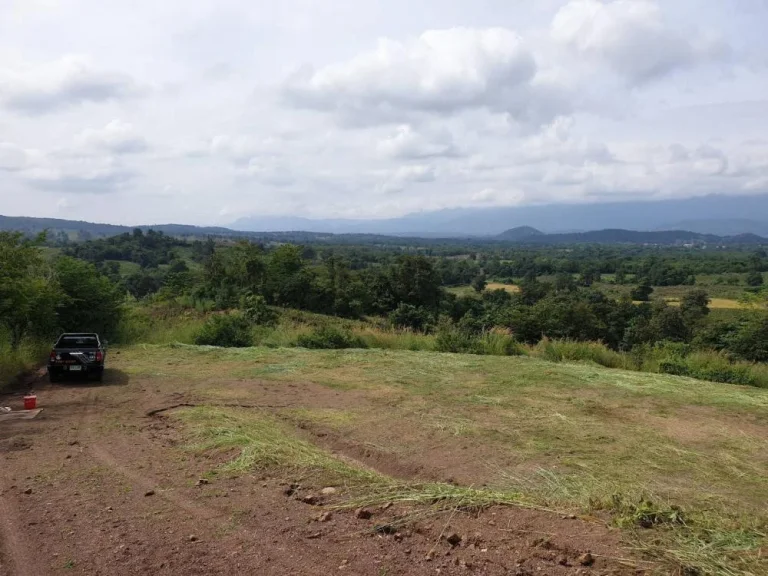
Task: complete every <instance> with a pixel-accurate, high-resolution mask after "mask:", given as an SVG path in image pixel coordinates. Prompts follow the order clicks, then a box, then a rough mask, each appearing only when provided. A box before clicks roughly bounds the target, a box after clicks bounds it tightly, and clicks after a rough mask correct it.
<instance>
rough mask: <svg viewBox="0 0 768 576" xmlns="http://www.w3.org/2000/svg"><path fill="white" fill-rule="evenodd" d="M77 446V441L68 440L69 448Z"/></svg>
mask: <svg viewBox="0 0 768 576" xmlns="http://www.w3.org/2000/svg"><path fill="white" fill-rule="evenodd" d="M78 444H80V442H78V441H77V440H70V441H69V445H70V446H77V445H78Z"/></svg>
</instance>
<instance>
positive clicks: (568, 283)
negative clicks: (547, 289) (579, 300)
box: [555, 272, 576, 292]
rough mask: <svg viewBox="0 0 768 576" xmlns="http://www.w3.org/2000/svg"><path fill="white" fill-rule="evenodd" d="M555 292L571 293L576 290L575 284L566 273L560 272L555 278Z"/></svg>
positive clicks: (571, 277)
mask: <svg viewBox="0 0 768 576" xmlns="http://www.w3.org/2000/svg"><path fill="white" fill-rule="evenodd" d="M555 290H556V291H558V292H573V291H574V290H576V282H575V281H574V280H573V276H572V275H571V274H568V272H560V273H559V274H558V275H557V276H555Z"/></svg>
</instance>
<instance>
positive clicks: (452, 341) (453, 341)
mask: <svg viewBox="0 0 768 576" xmlns="http://www.w3.org/2000/svg"><path fill="white" fill-rule="evenodd" d="M435 350H437V351H438V352H452V353H454V354H485V348H484V347H483V344H482V342H481V341H480V338H479V337H478V336H475V335H474V334H471V333H469V332H466V331H464V330H459V329H458V328H456V327H454V326H448V325H443V326H441V327H440V329H439V330H438V331H437V337H436V338H435Z"/></svg>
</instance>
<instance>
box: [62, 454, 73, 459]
mask: <svg viewBox="0 0 768 576" xmlns="http://www.w3.org/2000/svg"><path fill="white" fill-rule="evenodd" d="M70 458H72V454H67V455H66V456H64V459H65V460H69V459H70Z"/></svg>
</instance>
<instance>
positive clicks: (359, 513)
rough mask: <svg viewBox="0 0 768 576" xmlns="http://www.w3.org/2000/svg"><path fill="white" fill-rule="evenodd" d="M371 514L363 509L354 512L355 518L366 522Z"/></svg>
mask: <svg viewBox="0 0 768 576" xmlns="http://www.w3.org/2000/svg"><path fill="white" fill-rule="evenodd" d="M371 516H373V514H371V511H370V510H366V509H365V508H358V509H357V510H355V517H356V518H358V519H360V520H368V519H369V518H370V517H371Z"/></svg>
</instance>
